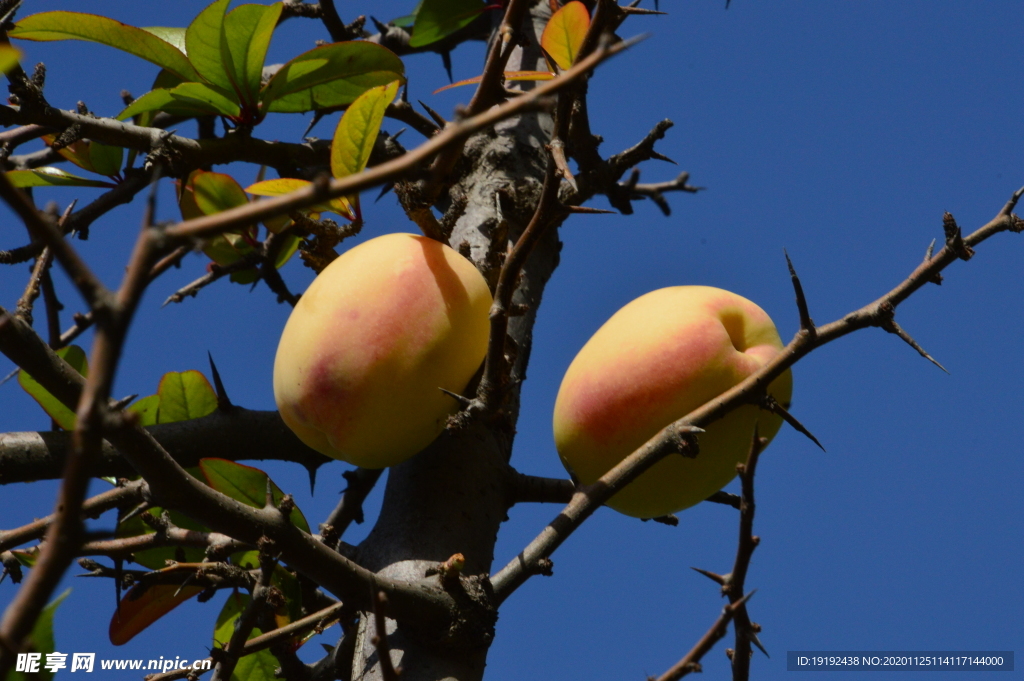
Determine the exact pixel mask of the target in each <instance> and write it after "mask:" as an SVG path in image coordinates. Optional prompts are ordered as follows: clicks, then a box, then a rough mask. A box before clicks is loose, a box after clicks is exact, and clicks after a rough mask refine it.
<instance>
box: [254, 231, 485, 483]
mask: <svg viewBox="0 0 1024 681" xmlns="http://www.w3.org/2000/svg"><path fill="white" fill-rule="evenodd" d="M490 306H491V294H490V291H489V290H488V288H487V283H486V282H485V281H484V278H483V276H481V274H480V273H479V272H478V271H477V269H476V268H475V267H474V266H473V264H472V263H470V262H469V261H468V260H467V259H466V258H464V257H462V256H461V255H459V254H458V253H456V252H455V251H453V250H452V249H451V248H449V247H448V246H445V245H443V244H441V243H439V242H437V241H434V240H432V239H427V238H425V237H421V236H414V235H412V234H389V235H387V236H382V237H378V238H376V239H372V240H370V241H367V242H365V243H363V244H361V245H359V246H356V247H355V248H353V249H351V250H350V251H348V252H346V253H344V254H343V255H341V256H340V257H338V258H337V259H336V260H335V261H334V262H332V263H331V264H330V265H329V266H328V267H327V268H326V269H324V271H323V272H321V273H320V276H318V277H317V278H316V279H315V280H314V281H313V283H312V284H311V285H310V287H309V289H308V290H307V291H306V292H305V293H304V294H303V295H302V298H300V299H299V302H298V304H297V305H296V306H295V309H294V310H293V311H292V314H291V317H289V319H288V323H287V325H286V326H285V328H284V333H283V334H282V335H281V342H280V344H279V345H278V348H277V357H276V359H275V360H274V397H275V399H276V401H277V408H278V409H279V410H280V412H281V417H282V418H283V419H284V422H285V423H286V424H288V427H289V428H291V429H292V430H293V431H294V432H295V434H296V435H297V436H298V437H299V439H300V440H302V441H303V442H305V443H306V444H307V445H309V446H310V447H312V448H313V449H315V450H317V451H318V452H321V453H323V454H326V455H327V456H330V457H333V458H335V459H342V460H344V461H348V462H349V463H352V464H355V465H357V466H363V467H366V468H384V467H386V466H393V465H395V464H397V463H400V462H402V461H404V460H406V459H408V458H409V457H411V456H412V455H413V454H415V453H416V452H418V451H420V450H421V449H423V448H424V447H426V446H427V445H428V444H430V443H431V442H432V441H433V440H434V438H436V437H437V436H438V435H439V434H440V433H441V431H442V430H443V429H444V426H445V421H446V419H447V417H448V415H449V414H452V413H454V412H455V411H457V409H458V404H457V403H456V401H455V400H454V399H453V398H452V397H450V396H448V395H445V394H444V393H442V392H441V390H440V389H439V388H445V389H446V390H451V391H453V392H457V393H461V392H462V391H463V390H464V389H465V387H466V384H467V383H468V382H469V380H470V379H471V378H472V377H473V374H474V373H475V372H476V370H477V369H478V368H479V366H480V363H481V362H482V361H483V358H484V354H485V353H486V349H487V337H488V331H489V321H488V312H489V310H490Z"/></svg>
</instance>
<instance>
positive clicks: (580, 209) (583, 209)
mask: <svg viewBox="0 0 1024 681" xmlns="http://www.w3.org/2000/svg"><path fill="white" fill-rule="evenodd" d="M565 209H566V210H567V211H569V212H570V213H582V214H585V215H588V214H592V215H604V214H611V215H615V214H617V211H614V210H605V209H604V208H590V207H588V206H566V207H565Z"/></svg>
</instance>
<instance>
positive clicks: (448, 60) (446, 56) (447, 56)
mask: <svg viewBox="0 0 1024 681" xmlns="http://www.w3.org/2000/svg"><path fill="white" fill-rule="evenodd" d="M441 63H442V64H444V70H445V72H446V73H447V74H448V82H449V83H454V82H455V79H454V78H452V53H451V52H449V51H448V50H445V51H444V52H442V53H441Z"/></svg>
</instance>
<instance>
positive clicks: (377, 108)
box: [331, 80, 398, 177]
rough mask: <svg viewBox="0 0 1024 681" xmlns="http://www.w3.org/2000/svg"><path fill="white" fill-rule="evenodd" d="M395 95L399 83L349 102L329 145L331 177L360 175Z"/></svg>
mask: <svg viewBox="0 0 1024 681" xmlns="http://www.w3.org/2000/svg"><path fill="white" fill-rule="evenodd" d="M396 94H398V81H397V80H396V81H392V82H391V83H388V84H387V85H382V86H380V87H375V88H370V89H369V90H367V91H366V92H364V93H363V94H361V95H359V97H358V98H356V101H354V102H352V105H351V106H350V107H349V108H348V109H347V110H346V111H345V114H344V115H343V116H342V117H341V120H340V121H338V127H337V128H336V129H335V131H334V141H333V142H332V143H331V174H333V175H334V176H335V177H345V176H346V175H355V174H356V173H361V172H362V171H363V168H365V167H366V162H367V161H368V160H370V152H371V151H373V143H374V141H375V140H376V139H377V133H379V132H380V124H381V121H383V120H384V110H385V109H387V108H388V105H389V104H391V102H392V101H393V100H394V99H395V95H396Z"/></svg>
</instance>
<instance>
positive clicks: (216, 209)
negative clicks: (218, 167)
mask: <svg viewBox="0 0 1024 681" xmlns="http://www.w3.org/2000/svg"><path fill="white" fill-rule="evenodd" d="M191 184H192V190H193V195H194V197H195V201H196V205H197V206H199V210H201V211H203V213H205V214H206V215H213V214H215V213H220V212H221V211H225V210H229V209H231V208H236V207H238V206H244V205H245V204H247V203H249V197H248V196H246V195H245V190H244V189H242V185H240V184H238V182H236V181H235V178H233V177H231V176H230V175H225V174H224V173H214V172H207V171H196V172H195V173H193V174H192V181H191Z"/></svg>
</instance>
